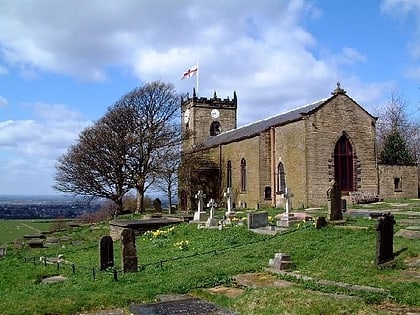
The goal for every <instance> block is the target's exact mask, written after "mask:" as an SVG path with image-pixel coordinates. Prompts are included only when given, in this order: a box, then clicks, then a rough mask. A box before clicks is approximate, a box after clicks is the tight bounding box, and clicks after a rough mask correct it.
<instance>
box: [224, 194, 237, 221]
mask: <svg viewBox="0 0 420 315" xmlns="http://www.w3.org/2000/svg"><path fill="white" fill-rule="evenodd" d="M223 195H224V197H225V198H226V207H227V211H226V216H227V217H229V216H233V215H235V211H233V198H234V193H233V189H232V188H231V187H228V188H227V189H226V192H225V193H224V194H223Z"/></svg>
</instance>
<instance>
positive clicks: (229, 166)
mask: <svg viewBox="0 0 420 315" xmlns="http://www.w3.org/2000/svg"><path fill="white" fill-rule="evenodd" d="M226 184H227V187H228V188H229V187H232V161H227V166H226Z"/></svg>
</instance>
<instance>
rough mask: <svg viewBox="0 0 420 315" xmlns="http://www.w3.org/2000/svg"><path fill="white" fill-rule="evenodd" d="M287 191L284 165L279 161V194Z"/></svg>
mask: <svg viewBox="0 0 420 315" xmlns="http://www.w3.org/2000/svg"><path fill="white" fill-rule="evenodd" d="M285 191H286V176H285V173H284V165H283V163H282V162H279V164H278V165H277V194H278V195H281V194H284V192H285Z"/></svg>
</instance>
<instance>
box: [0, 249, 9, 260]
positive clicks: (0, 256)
mask: <svg viewBox="0 0 420 315" xmlns="http://www.w3.org/2000/svg"><path fill="white" fill-rule="evenodd" d="M6 252H7V249H6V247H0V258H3V257H4V256H6Z"/></svg>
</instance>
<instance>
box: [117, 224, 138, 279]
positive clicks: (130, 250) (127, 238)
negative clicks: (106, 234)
mask: <svg viewBox="0 0 420 315" xmlns="http://www.w3.org/2000/svg"><path fill="white" fill-rule="evenodd" d="M121 246H122V251H121V252H122V263H123V271H124V272H137V271H138V261H137V251H136V237H135V234H134V230H132V229H124V230H123V231H122V233H121Z"/></svg>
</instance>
